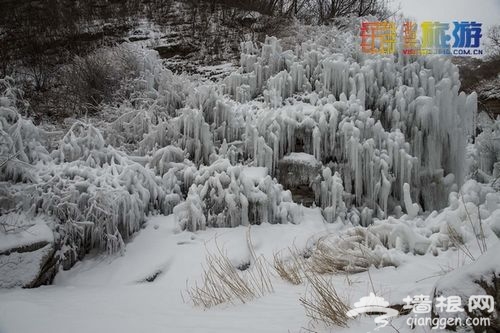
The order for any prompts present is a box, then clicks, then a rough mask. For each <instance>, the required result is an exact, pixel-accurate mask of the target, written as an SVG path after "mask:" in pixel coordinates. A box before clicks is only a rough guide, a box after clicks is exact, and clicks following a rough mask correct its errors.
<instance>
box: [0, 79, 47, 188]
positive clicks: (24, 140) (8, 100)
mask: <svg viewBox="0 0 500 333" xmlns="http://www.w3.org/2000/svg"><path fill="white" fill-rule="evenodd" d="M23 106H24V100H23V94H22V91H21V90H20V89H18V88H16V86H15V82H14V79H12V78H9V77H6V78H4V79H0V180H5V181H14V182H17V181H34V180H35V179H36V172H34V170H33V168H34V167H33V165H34V164H36V163H37V162H47V161H50V160H51V158H50V155H49V153H48V152H47V150H46V149H45V147H44V146H43V145H42V143H41V140H42V139H43V135H44V132H43V131H42V130H41V129H39V128H38V127H36V126H35V125H34V124H33V123H32V122H31V121H30V120H27V119H25V118H23V117H22V116H21V115H20V114H19V111H20V110H19V109H18V107H23Z"/></svg>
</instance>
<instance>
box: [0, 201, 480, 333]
mask: <svg viewBox="0 0 500 333" xmlns="http://www.w3.org/2000/svg"><path fill="white" fill-rule="evenodd" d="M302 209H303V214H304V216H303V219H302V221H301V223H300V224H297V225H295V224H278V225H270V224H262V225H259V226H251V227H243V226H240V227H237V228H220V229H208V230H204V231H198V232H188V231H181V230H180V229H179V228H178V224H177V222H176V219H175V216H174V215H170V216H155V217H152V218H150V219H149V220H148V222H147V223H146V225H145V228H144V229H143V230H141V231H140V232H139V233H138V234H137V236H136V237H134V238H133V239H132V240H131V241H130V242H129V243H128V244H127V246H126V251H125V254H124V255H123V256H103V255H97V256H95V257H88V258H87V259H85V260H83V261H82V262H78V263H77V264H76V265H75V266H74V267H73V268H72V269H71V270H69V271H64V272H60V273H59V274H58V275H57V277H56V279H55V281H54V285H51V286H43V287H40V288H37V289H13V290H1V291H0V332H2V333H14V332H47V333H49V332H51V333H58V332H61V333H62V332H68V329H70V330H71V331H72V332H74V333H77V332H123V333H125V332H203V333H206V332H218V333H221V332H228V333H229V332H270V333H271V332H273V333H275V332H306V331H308V330H314V331H316V332H330V331H331V330H332V329H334V331H335V332H369V331H373V329H374V328H376V324H375V323H374V322H373V318H374V317H375V316H363V317H359V318H357V319H353V320H351V321H349V323H348V324H349V327H347V328H337V327H335V328H327V327H325V326H324V325H322V324H318V323H313V322H311V320H310V319H309V318H308V317H307V316H306V314H305V311H304V308H303V307H302V305H301V303H300V301H299V299H300V298H301V297H304V295H305V294H306V292H307V284H301V285H298V286H294V285H292V284H289V283H287V282H284V281H283V280H281V279H280V278H279V277H278V276H277V274H276V273H274V272H273V273H272V278H271V280H272V283H273V286H274V292H273V293H271V294H268V295H265V296H263V297H261V298H258V299H254V300H250V301H248V303H246V304H242V303H241V302H234V304H223V305H219V306H216V307H214V308H210V309H203V308H199V307H195V306H193V305H192V303H191V302H190V299H189V297H187V295H186V289H187V287H188V286H190V285H193V283H195V282H196V281H198V282H199V279H200V277H201V274H202V271H203V267H202V266H203V265H204V264H205V256H206V254H207V253H216V252H217V251H218V250H217V249H218V248H219V249H223V251H225V252H226V253H227V255H228V257H229V258H230V260H231V262H232V263H234V264H235V265H241V264H245V263H247V262H249V260H250V251H249V248H248V242H247V238H248V233H250V238H251V242H252V244H253V247H254V250H255V252H256V254H257V255H261V254H262V255H264V257H265V258H266V259H267V261H268V262H269V264H270V265H272V255H273V254H274V253H276V252H278V251H282V250H287V249H288V248H290V247H291V246H294V247H296V248H297V249H299V250H300V249H305V248H308V247H309V248H310V247H311V246H313V244H314V243H315V241H316V240H317V239H319V238H320V237H322V236H325V235H327V234H331V233H333V234H337V233H339V232H341V229H345V228H349V226H343V225H342V226H341V225H338V224H327V223H325V221H324V220H323V218H322V216H321V213H320V210H319V208H302ZM441 217H442V216H441ZM401 223H403V222H401ZM470 248H471V252H473V254H474V255H477V254H478V253H479V250H478V248H475V247H474V245H473V243H472V242H471V245H470ZM400 259H402V262H401V264H400V266H399V267H397V268H395V267H385V268H381V269H374V268H371V269H370V274H368V273H366V272H365V273H359V274H350V275H349V274H348V275H346V274H338V275H334V276H332V277H331V278H332V284H333V286H334V287H335V288H336V289H337V291H338V293H339V294H340V295H341V297H343V298H344V299H345V300H346V301H347V303H348V304H350V305H351V306H352V305H353V304H354V303H355V302H357V301H358V300H359V299H360V298H361V297H364V296H367V295H369V293H370V292H371V291H372V290H373V289H372V288H374V290H375V291H376V293H377V295H378V296H381V297H383V298H384V299H385V300H387V301H388V302H389V303H390V304H404V302H403V298H405V297H407V296H408V295H417V294H424V295H430V294H432V288H433V285H434V283H435V282H436V281H437V280H438V279H439V278H440V277H441V276H442V275H444V274H445V273H446V272H448V271H451V270H454V269H457V268H459V267H461V266H462V265H464V264H466V263H468V262H469V260H468V259H467V258H466V257H465V255H464V254H463V253H461V252H460V251H458V250H456V249H449V250H448V251H439V256H437V257H436V256H434V255H433V254H432V253H427V254H425V255H414V254H406V255H403V254H400ZM154 276H156V278H154V279H153V281H151V282H148V281H147V279H148V278H151V277H154ZM150 280H151V279H150ZM406 319H407V316H403V317H400V318H396V319H395V320H393V322H392V325H394V327H396V328H397V329H398V330H399V332H410V331H412V332H415V330H410V327H408V325H407V324H406ZM425 329H428V328H425ZM378 331H379V332H394V328H392V327H385V328H381V329H379V330H378ZM433 331H435V330H433ZM416 332H418V330H416Z"/></svg>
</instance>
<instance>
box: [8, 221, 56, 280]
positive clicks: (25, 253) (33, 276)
mask: <svg viewBox="0 0 500 333" xmlns="http://www.w3.org/2000/svg"><path fill="white" fill-rule="evenodd" d="M56 271H57V266H56V259H55V245H54V237H53V235H52V230H51V229H50V228H49V227H48V226H47V225H46V224H43V223H40V224H35V225H33V226H31V227H29V228H27V229H26V230H23V231H21V232H17V233H8V234H4V233H0V288H13V287H23V288H35V287H39V286H41V285H44V284H50V283H51V282H52V280H53V279H54V276H55V275H56Z"/></svg>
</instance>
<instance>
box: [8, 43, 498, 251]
mask: <svg viewBox="0 0 500 333" xmlns="http://www.w3.org/2000/svg"><path fill="white" fill-rule="evenodd" d="M241 48H242V54H241V59H240V68H239V69H238V70H237V71H235V72H233V73H231V74H230V75H229V76H227V77H226V78H225V79H224V80H223V81H222V82H217V83H203V84H201V83H200V84H193V83H191V82H189V81H188V80H186V79H184V78H182V77H180V76H177V75H173V74H172V73H171V72H169V71H167V70H165V69H163V68H162V67H161V66H159V65H158V64H159V61H158V60H157V59H153V58H154V57H153V58H152V55H151V54H150V53H147V57H146V58H147V61H146V63H145V65H144V66H143V67H141V71H142V75H141V76H140V78H139V79H137V80H135V81H133V82H127V83H126V84H125V87H124V88H123V89H124V91H126V92H128V93H130V94H129V97H130V98H129V100H127V101H124V103H123V104H122V105H120V106H116V107H114V106H113V107H111V106H106V107H105V108H106V110H107V111H109V112H106V113H105V114H106V115H105V116H104V117H105V123H106V124H105V125H102V123H99V122H97V123H91V122H82V121H77V122H75V123H74V124H72V126H71V127H70V128H69V130H68V131H67V133H66V134H65V135H64V136H63V137H62V138H61V140H60V141H59V143H58V144H57V147H55V148H53V147H49V146H48V145H44V144H43V140H44V138H43V137H44V136H45V135H46V134H47V133H45V132H43V131H42V130H40V129H38V128H37V127H35V126H34V125H32V124H31V123H30V122H29V121H27V120H25V119H24V118H23V117H21V116H20V115H19V112H20V111H21V107H20V102H19V101H20V100H21V99H19V98H18V97H17V93H16V91H15V89H14V88H13V87H12V82H11V81H9V80H2V81H1V83H2V94H1V96H0V135H1V137H2V142H1V144H0V153H1V155H2V158H5V160H2V161H1V162H0V163H1V168H2V174H1V177H2V180H3V181H8V182H11V184H12V186H10V187H9V188H8V189H7V190H5V191H7V192H9V195H11V192H12V195H13V196H15V197H16V198H20V201H19V202H20V204H19V205H18V206H17V207H10V208H9V210H16V209H17V210H23V209H24V210H28V209H31V211H32V212H33V213H34V214H37V213H40V212H42V211H43V212H46V213H47V214H51V215H53V217H54V218H56V219H57V221H58V225H57V226H56V227H55V229H56V231H57V233H58V235H59V236H60V237H61V241H60V242H59V243H60V244H63V245H64V249H70V250H67V251H66V252H67V253H66V252H64V251H63V252H64V253H63V252H61V256H70V257H75V256H79V255H81V252H85V251H87V250H89V249H90V248H101V249H103V250H108V251H110V252H113V251H119V250H120V249H122V245H123V240H124V239H126V238H127V237H129V236H130V235H131V234H132V233H133V232H135V231H136V230H138V229H139V228H140V226H141V224H142V222H143V221H144V217H145V216H146V215H147V214H149V213H154V212H161V213H163V214H169V213H172V212H174V213H175V214H176V216H177V217H178V220H179V222H180V223H181V225H182V226H183V227H184V228H187V229H189V230H193V231H194V230H198V229H203V228H206V227H233V226H238V225H248V224H258V223H262V222H269V223H287V222H296V221H297V216H300V208H299V206H298V205H296V204H295V203H293V201H292V197H291V194H290V192H289V191H286V190H285V189H284V188H283V186H282V185H280V184H278V183H277V181H276V178H278V177H279V168H280V161H283V160H285V161H287V159H288V162H290V159H292V161H291V162H292V164H293V163H298V164H300V163H302V162H303V161H304V159H299V160H300V161H299V160H297V161H293V159H294V158H295V157H294V156H308V159H306V160H310V161H311V165H312V166H313V167H312V168H309V169H310V172H309V173H308V174H307V175H303V174H302V172H300V171H297V170H298V169H297V170H295V171H293V170H292V171H291V175H290V179H292V180H297V181H303V182H304V183H308V184H307V185H308V186H310V187H311V188H312V189H313V190H314V194H315V201H316V204H317V205H318V206H319V207H321V209H322V211H323V215H324V217H325V219H326V220H327V221H328V222H334V221H337V220H339V219H340V220H348V221H350V222H352V223H353V224H361V225H363V226H368V225H370V224H372V223H373V220H374V218H382V219H384V218H387V217H388V216H390V215H391V214H394V213H395V214H399V212H400V211H401V207H404V208H405V209H406V212H407V214H408V215H409V216H411V217H415V216H416V215H417V214H418V212H419V209H420V208H421V209H422V210H423V211H432V210H435V209H441V208H443V207H444V206H445V205H446V204H447V200H446V199H447V197H448V194H449V193H450V192H452V191H457V189H458V188H460V186H462V185H463V183H464V180H465V173H466V171H467V170H465V163H464V162H465V156H466V144H467V142H468V140H469V137H470V136H471V135H472V133H473V126H474V122H475V119H474V115H475V112H476V104H477V103H476V98H477V97H476V95H475V94H471V95H466V94H465V93H463V92H459V89H460V81H459V76H458V69H457V67H456V66H454V65H453V64H451V62H450V61H449V60H447V59H446V58H444V57H438V56H428V57H420V58H416V59H414V58H412V57H404V56H398V57H385V58H384V57H366V58H364V59H363V57H361V56H359V54H358V56H359V57H355V58H356V60H355V59H354V58H353V57H352V50H349V51H348V52H344V53H338V52H335V50H333V49H332V48H329V47H327V46H325V43H323V42H304V43H302V44H301V45H298V46H296V47H295V49H293V50H283V48H282V46H281V44H280V41H279V40H277V39H276V38H274V37H268V38H267V39H266V41H265V43H263V44H262V47H257V46H256V45H254V44H253V43H250V42H245V43H243V44H242V45H241ZM155 61H156V62H155ZM128 93H127V94H128ZM491 133H493V130H492V131H491ZM495 133H496V132H495ZM485 135H486V134H485ZM491 135H493V134H491ZM49 151H51V152H50V154H49ZM301 154H302V155H301ZM287 156H288V157H287ZM496 161H497V157H494V156H491V157H488V158H485V159H483V160H481V162H480V163H481V165H482V168H483V169H484V170H487V172H488V173H491V172H492V169H493V168H494V165H495V163H496ZM33 165H37V167H36V169H34V168H32V166H33ZM245 168H259V170H263V168H265V169H266V170H267V175H266V176H264V177H260V178H258V179H257V178H255V177H249V176H248V174H247V173H246V172H245V170H246V169H245ZM499 168H500V167H499ZM292 169H293V168H292ZM485 172H486V171H485ZM301 177H305V178H307V179H300V178H301ZM21 182H26V183H29V184H36V185H37V186H26V187H23V186H22V185H21V184H20V183H21ZM405 184H407V185H405ZM5 191H4V192H5ZM419 207H420V208H419ZM406 233H407V232H406V231H405V230H403V229H401V230H400V231H398V233H397V234H396V233H395V234H394V235H395V236H394V240H393V241H394V242H395V243H398V242H399V241H397V239H399V238H401V237H403V236H402V235H405V234H406ZM398 244H399V243H398ZM406 246H407V247H410V248H412V249H414V250H415V251H416V252H420V251H421V247H420V245H419V244H407V245H406Z"/></svg>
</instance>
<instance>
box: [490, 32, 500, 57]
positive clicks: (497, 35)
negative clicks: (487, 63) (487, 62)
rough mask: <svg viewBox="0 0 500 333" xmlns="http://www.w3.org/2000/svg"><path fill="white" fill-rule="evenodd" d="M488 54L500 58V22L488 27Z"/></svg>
mask: <svg viewBox="0 0 500 333" xmlns="http://www.w3.org/2000/svg"><path fill="white" fill-rule="evenodd" d="M487 37H488V41H489V43H488V46H489V49H488V56H489V57H490V58H491V59H500V24H497V25H493V26H491V27H490V28H489V29H488V33H487Z"/></svg>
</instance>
